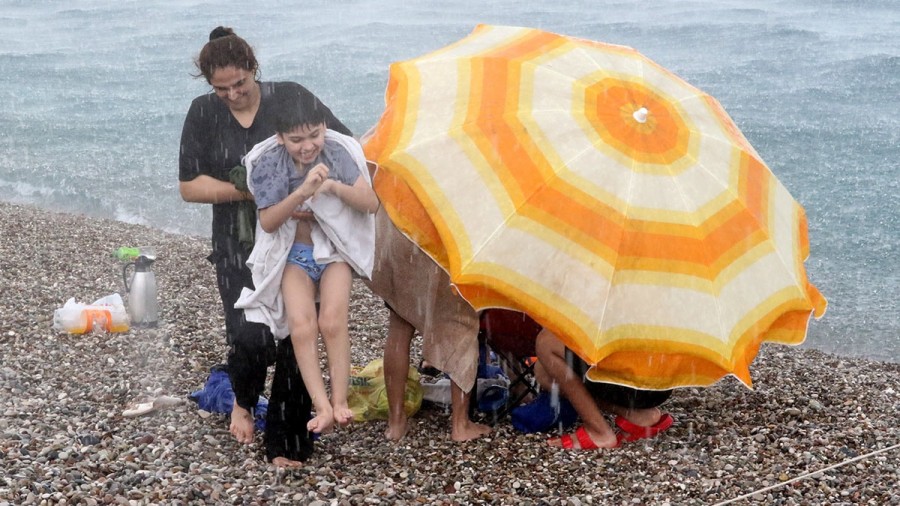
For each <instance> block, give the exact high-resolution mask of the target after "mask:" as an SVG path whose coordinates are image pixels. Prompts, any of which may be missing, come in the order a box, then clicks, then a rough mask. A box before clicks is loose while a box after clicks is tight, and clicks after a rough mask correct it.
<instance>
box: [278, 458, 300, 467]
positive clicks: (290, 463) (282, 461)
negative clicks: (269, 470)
mask: <svg viewBox="0 0 900 506" xmlns="http://www.w3.org/2000/svg"><path fill="white" fill-rule="evenodd" d="M301 464H302V462H300V461H298V460H291V459H288V458H285V457H275V458H274V459H272V465H273V466H275V467H280V468H285V467H300V465H301Z"/></svg>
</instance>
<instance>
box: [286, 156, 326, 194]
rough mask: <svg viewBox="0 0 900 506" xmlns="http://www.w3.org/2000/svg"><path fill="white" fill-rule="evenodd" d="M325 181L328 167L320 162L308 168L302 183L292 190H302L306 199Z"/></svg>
mask: <svg viewBox="0 0 900 506" xmlns="http://www.w3.org/2000/svg"><path fill="white" fill-rule="evenodd" d="M326 181H328V167H326V166H325V164H322V163H320V164H318V165H316V166H315V167H313V168H311V169H309V172H308V173H307V174H306V179H305V180H304V181H303V184H302V185H300V187H298V188H297V189H296V190H294V191H297V192H302V194H303V195H304V196H305V197H306V199H309V198H312V196H313V195H315V194H316V193H317V192H318V190H319V187H321V186H322V183H324V182H326ZM304 200H305V199H304Z"/></svg>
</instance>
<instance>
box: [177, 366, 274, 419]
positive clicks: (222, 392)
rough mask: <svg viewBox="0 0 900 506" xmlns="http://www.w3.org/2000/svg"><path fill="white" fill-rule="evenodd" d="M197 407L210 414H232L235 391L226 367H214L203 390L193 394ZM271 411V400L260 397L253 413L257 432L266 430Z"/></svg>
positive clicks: (192, 397)
mask: <svg viewBox="0 0 900 506" xmlns="http://www.w3.org/2000/svg"><path fill="white" fill-rule="evenodd" d="M191 399H193V400H194V401H195V402H196V403H197V406H198V407H199V408H200V409H202V410H204V411H209V412H210V413H225V414H230V413H231V408H232V407H234V390H232V389H231V378H229V377H228V373H227V372H226V371H225V367H224V366H214V367H212V368H210V370H209V377H208V378H207V379H206V384H205V385H203V388H202V389H200V390H197V391H196V392H191ZM268 410H269V400H268V399H266V398H265V397H263V396H259V400H258V401H257V402H256V409H255V410H254V412H253V426H254V427H255V428H256V430H259V431H264V430H266V412H267V411H268Z"/></svg>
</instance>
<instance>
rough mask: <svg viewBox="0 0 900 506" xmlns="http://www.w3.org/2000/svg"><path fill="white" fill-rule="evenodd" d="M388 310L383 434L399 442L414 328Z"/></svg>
mask: <svg viewBox="0 0 900 506" xmlns="http://www.w3.org/2000/svg"><path fill="white" fill-rule="evenodd" d="M388 309H389V315H388V333H387V339H386V340H385V343H384V385H385V389H386V391H387V398H388V422H387V428H386V429H385V431H384V437H385V438H387V439H388V440H390V441H400V440H401V439H403V437H404V436H406V433H407V431H408V430H409V418H408V417H407V416H406V409H405V408H404V406H403V402H404V399H405V397H406V380H407V378H408V376H409V348H410V343H411V342H412V339H413V335H414V334H415V328H414V327H413V326H412V325H410V324H409V322H407V321H406V320H404V319H403V318H401V317H400V315H398V314H397V313H395V312H394V310H393V309H390V308H388Z"/></svg>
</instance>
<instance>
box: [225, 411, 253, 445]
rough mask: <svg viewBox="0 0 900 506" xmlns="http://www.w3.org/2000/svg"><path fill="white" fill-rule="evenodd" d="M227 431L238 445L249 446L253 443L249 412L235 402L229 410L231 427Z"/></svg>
mask: <svg viewBox="0 0 900 506" xmlns="http://www.w3.org/2000/svg"><path fill="white" fill-rule="evenodd" d="M228 430H229V431H230V432H231V435H232V436H234V438H235V439H236V440H237V442H238V443H243V444H250V443H252V442H253V416H251V415H250V412H249V411H247V410H246V409H244V408H242V407H240V406H239V405H238V403H237V402H235V403H234V407H233V408H231V425H230V426H229V428H228Z"/></svg>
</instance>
